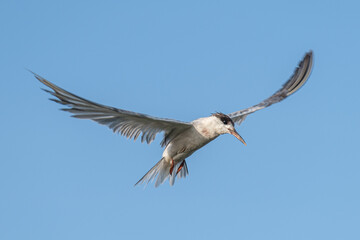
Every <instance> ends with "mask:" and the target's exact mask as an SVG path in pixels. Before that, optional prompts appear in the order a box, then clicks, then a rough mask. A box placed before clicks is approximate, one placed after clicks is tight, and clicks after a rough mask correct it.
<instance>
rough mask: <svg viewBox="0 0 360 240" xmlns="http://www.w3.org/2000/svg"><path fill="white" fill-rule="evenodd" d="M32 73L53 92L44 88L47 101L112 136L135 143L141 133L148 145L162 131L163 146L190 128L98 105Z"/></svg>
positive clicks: (178, 123) (167, 120) (185, 124)
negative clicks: (106, 129)
mask: <svg viewBox="0 0 360 240" xmlns="http://www.w3.org/2000/svg"><path fill="white" fill-rule="evenodd" d="M31 73H33V72H31ZM33 74H34V76H35V77H36V78H37V79H38V80H39V81H40V82H41V83H43V84H44V85H46V86H47V87H49V88H51V89H52V90H53V91H50V90H47V89H43V90H44V91H46V92H48V93H50V94H51V95H53V96H54V97H56V98H52V99H50V100H52V101H54V102H57V103H59V104H62V105H66V106H68V108H62V109H61V110H63V111H67V112H70V113H72V114H73V115H72V117H75V118H80V119H91V120H93V121H95V122H98V123H100V124H103V125H106V126H108V127H109V128H110V129H112V130H113V131H114V132H115V133H120V134H121V135H123V136H126V137H127V138H133V139H134V140H136V139H137V138H138V137H139V136H140V134H142V136H141V142H144V141H146V142H147V143H151V142H152V141H153V140H154V139H155V136H156V134H157V133H159V132H164V138H163V141H162V142H161V146H166V145H167V144H168V143H169V142H170V141H171V140H172V139H173V138H174V137H176V136H177V135H178V134H179V133H181V132H182V131H184V130H186V129H188V128H190V127H192V125H191V124H190V123H186V122H181V121H176V120H172V119H165V118H156V117H151V116H149V115H145V114H141V113H136V112H131V111H126V110H123V109H118V108H113V107H109V106H105V105H101V104H98V103H95V102H92V101H89V100H87V99H85V98H82V97H79V96H76V95H75V94H72V93H70V92H68V91H66V90H64V89H62V88H60V87H58V86H56V85H55V84H53V83H51V82H49V81H47V80H46V79H44V78H43V77H41V76H39V75H37V74H36V73H33Z"/></svg>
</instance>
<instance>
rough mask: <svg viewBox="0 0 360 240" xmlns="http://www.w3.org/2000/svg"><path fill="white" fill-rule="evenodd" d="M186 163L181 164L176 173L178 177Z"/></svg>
mask: <svg viewBox="0 0 360 240" xmlns="http://www.w3.org/2000/svg"><path fill="white" fill-rule="evenodd" d="M184 163H185V160H183V161H182V163H181V164H180V166H179V168H178V169H177V171H176V175H178V173H179V172H180V171H181V169H182V168H183V167H184Z"/></svg>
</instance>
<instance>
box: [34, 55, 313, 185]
mask: <svg viewBox="0 0 360 240" xmlns="http://www.w3.org/2000/svg"><path fill="white" fill-rule="evenodd" d="M312 62H313V54H312V51H309V52H308V53H306V54H305V56H304V58H303V59H302V61H301V62H300V63H299V64H298V66H297V68H296V69H295V72H294V73H293V75H292V76H291V77H290V79H289V80H288V81H287V82H286V83H285V84H284V85H283V86H282V88H281V89H280V90H278V91H277V92H275V93H274V94H273V95H271V96H270V97H269V98H267V99H265V100H264V101H262V102H260V103H258V104H256V105H254V106H252V107H249V108H246V109H243V110H240V111H236V112H233V113H230V114H227V115H226V114H224V113H220V112H218V113H214V114H212V115H210V116H209V117H203V118H199V119H196V120H194V121H192V122H182V121H177V120H172V119H166V118H158V117H152V116H149V115H145V114H141V113H136V112H131V111H127V110H123V109H119V108H114V107H109V106H105V105H101V104H98V103H95V102H92V101H89V100H87V99H85V98H82V97H79V96H76V95H75V94H72V93H70V92H68V91H66V90H64V89H62V88H60V87H58V86H56V85H55V84H53V83H51V82H49V81H47V80H46V79H44V78H43V77H41V76H39V75H37V74H36V73H33V72H31V73H33V74H34V76H35V77H36V78H37V79H38V80H39V81H40V82H41V83H43V84H44V85H46V86H47V87H49V88H50V89H51V90H50V89H43V90H44V91H46V92H48V93H50V94H51V95H52V96H53V97H55V98H50V100H52V101H54V102H57V103H59V104H62V105H65V106H67V108H63V109H61V110H64V111H67V112H70V113H72V114H73V115H72V117H75V118H80V119H91V120H93V121H95V122H98V123H100V124H103V125H106V126H108V127H109V128H110V129H112V130H113V131H114V132H115V133H120V134H121V135H123V136H125V137H127V138H133V139H134V140H136V139H137V138H138V137H139V136H140V135H141V142H144V141H146V142H147V143H148V144H149V143H151V142H152V141H153V140H154V139H155V136H156V135H157V134H158V133H160V132H164V137H163V139H162V141H161V147H164V148H165V149H164V152H163V154H162V158H161V159H160V161H158V162H157V163H156V164H155V166H153V167H152V168H151V169H150V170H149V171H148V172H147V173H146V174H145V175H144V176H143V177H142V178H141V179H140V180H139V181H138V182H137V183H136V184H135V185H137V184H140V183H148V182H149V181H153V180H154V179H156V181H155V187H157V186H159V185H160V184H162V183H163V182H164V181H165V180H166V179H168V178H169V182H170V185H171V186H172V185H173V184H174V182H175V178H176V177H178V178H185V177H186V176H187V175H188V167H187V165H186V161H185V159H186V158H187V157H189V156H190V155H191V154H193V153H194V152H195V151H196V150H198V149H200V148H201V147H203V146H205V145H206V144H207V143H209V142H211V141H212V140H214V139H215V138H217V137H218V136H220V135H222V134H232V135H234V136H235V137H236V138H237V139H238V140H240V141H241V142H242V143H243V144H245V145H246V143H245V141H244V139H243V138H242V137H241V136H240V134H239V133H238V132H237V131H236V129H235V124H238V125H240V124H241V123H242V122H243V121H244V119H245V118H246V116H247V115H249V114H251V113H253V112H255V111H258V110H260V109H263V108H266V107H269V106H270V105H272V104H274V103H277V102H280V101H282V100H283V99H285V98H287V97H288V96H290V95H291V94H293V93H294V92H296V91H297V90H299V89H300V88H301V87H302V86H303V85H304V83H305V82H306V81H307V79H308V77H309V75H310V73H311V68H312ZM156 177H157V178H156Z"/></svg>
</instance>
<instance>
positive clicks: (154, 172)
mask: <svg viewBox="0 0 360 240" xmlns="http://www.w3.org/2000/svg"><path fill="white" fill-rule="evenodd" d="M170 168H171V164H170V163H169V162H167V161H165V159H164V158H162V159H160V161H158V162H157V163H156V164H155V166H153V167H152V168H151V169H150V170H149V171H148V172H147V173H146V174H145V175H144V176H143V177H142V178H141V179H140V180H139V181H138V182H137V183H135V186H136V185H138V184H141V183H146V184H147V183H149V182H150V181H153V180H154V179H155V178H156V176H157V179H156V182H155V187H158V186H159V185H160V184H162V183H163V182H164V181H165V180H166V179H167V178H169V182H170V185H171V186H173V185H174V183H175V177H176V176H178V178H185V177H186V176H187V175H188V174H189V172H188V168H187V165H186V162H185V160H183V161H182V162H180V163H179V164H177V165H176V166H174V169H173V172H172V174H170Z"/></svg>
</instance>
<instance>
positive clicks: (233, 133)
mask: <svg viewBox="0 0 360 240" xmlns="http://www.w3.org/2000/svg"><path fill="white" fill-rule="evenodd" d="M230 134H231V135H234V136H235V137H236V138H237V139H239V140H240V141H241V142H242V143H243V144H244V145H245V146H246V142H245V140H244V139H243V138H242V137H241V136H240V134H238V133H237V131H236V130H233V131H230Z"/></svg>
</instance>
